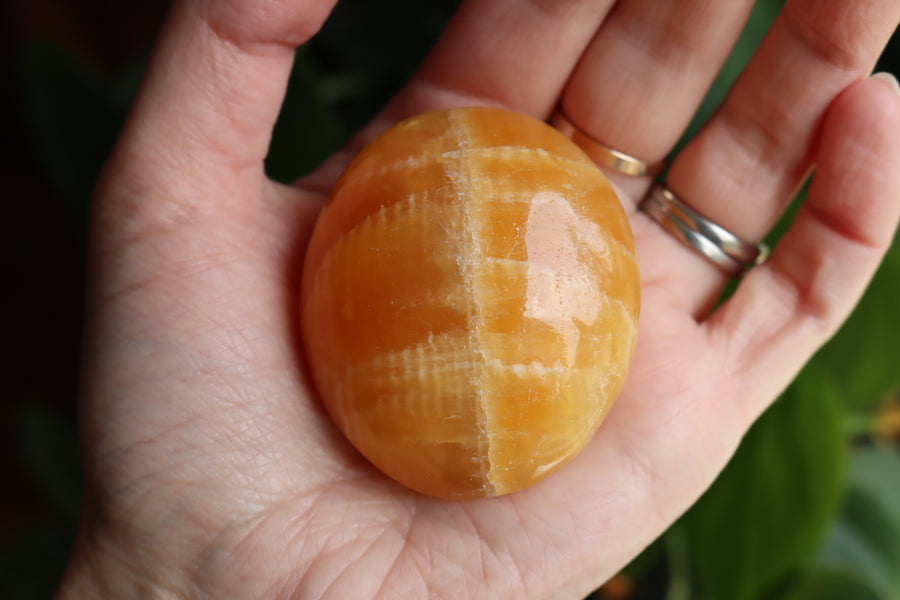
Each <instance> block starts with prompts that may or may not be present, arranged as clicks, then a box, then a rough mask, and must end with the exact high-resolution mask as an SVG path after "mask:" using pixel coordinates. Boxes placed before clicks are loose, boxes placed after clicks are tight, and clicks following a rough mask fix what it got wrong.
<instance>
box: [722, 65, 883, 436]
mask: <svg viewBox="0 0 900 600" xmlns="http://www.w3.org/2000/svg"><path fill="white" fill-rule="evenodd" d="M815 159H816V164H817V167H816V173H815V176H814V177H813V181H812V184H811V187H810V190H809V197H808V199H807V201H806V203H805V205H804V206H803V208H802V209H801V211H800V212H799V214H798V215H797V217H796V219H795V221H794V223H793V225H792V226H791V228H790V230H789V231H788V232H787V234H786V235H785V237H784V238H783V239H782V240H781V242H780V243H779V245H778V247H777V248H776V249H775V251H774V252H773V254H772V257H771V258H770V260H769V261H768V262H767V263H766V264H765V265H764V266H762V267H759V268H757V269H755V270H754V271H752V272H751V273H750V275H749V276H748V277H747V278H746V279H745V280H744V281H743V282H742V283H741V285H740V286H739V287H738V289H737V292H736V293H735V294H734V296H732V298H731V299H730V300H729V301H728V302H727V303H725V304H724V305H723V306H722V307H721V308H720V309H719V310H718V311H717V312H716V313H714V314H713V316H712V317H711V319H710V320H709V321H707V323H706V326H707V327H708V332H709V335H710V336H711V338H712V340H713V341H714V343H715V344H717V345H718V346H719V347H720V349H721V350H722V354H723V356H725V357H727V361H728V370H729V372H731V373H733V374H734V375H735V377H737V378H739V380H741V381H743V386H742V389H744V390H745V397H744V398H743V399H742V400H743V402H744V406H743V408H744V409H745V411H746V416H747V419H748V420H747V421H746V422H749V419H752V418H755V417H756V416H757V415H758V414H759V413H760V412H761V411H762V410H763V409H764V408H765V404H766V403H767V402H768V400H769V399H771V398H774V397H776V396H777V394H778V393H779V392H780V391H781V389H783V387H784V386H786V385H787V384H788V383H789V382H790V380H791V379H792V378H793V377H794V375H795V374H796V373H797V372H798V371H799V369H800V368H801V367H802V365H803V364H804V363H805V362H806V361H807V360H808V359H809V357H810V356H811V355H812V353H813V352H814V351H815V350H816V349H817V348H818V347H819V346H820V345H821V344H823V343H824V342H825V341H826V340H827V339H828V338H829V337H830V336H831V335H832V334H833V333H834V331H835V330H836V329H837V327H838V326H839V325H840V323H842V322H843V321H844V320H845V319H846V317H847V316H848V315H849V313H850V311H851V310H852V308H853V306H854V305H855V303H856V302H857V301H858V299H859V297H860V296H861V295H862V293H863V291H864V289H865V287H866V285H867V284H868V282H869V280H870V279H871V277H872V275H873V274H874V272H875V269H876V268H877V266H878V264H879V262H880V260H881V259H882V257H883V256H884V253H885V251H886V249H887V248H888V247H889V246H890V244H891V239H892V237H893V235H894V231H895V229H896V226H897V221H898V219H900V96H898V93H897V92H896V91H895V90H893V89H892V88H891V86H889V85H887V84H885V83H884V82H880V81H871V80H870V81H863V82H859V83H857V84H854V85H853V86H851V87H850V88H849V89H848V90H847V91H846V92H844V93H843V94H841V95H840V96H839V97H838V98H837V99H836V100H835V101H834V103H833V104H832V106H831V107H830V108H829V109H828V112H827V114H826V116H825V120H824V126H823V130H822V135H821V138H820V140H819V141H818V143H817V150H816V152H815Z"/></svg>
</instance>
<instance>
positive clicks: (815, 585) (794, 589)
mask: <svg viewBox="0 0 900 600" xmlns="http://www.w3.org/2000/svg"><path fill="white" fill-rule="evenodd" d="M775 597H776V598H777V600H884V599H883V598H881V597H880V596H879V595H878V594H877V593H876V592H875V590H873V589H872V587H871V586H870V585H869V584H868V583H866V581H865V580H864V579H862V578H861V577H859V576H858V575H856V574H854V573H850V572H846V571H841V570H833V569H816V570H813V571H810V572H807V573H804V574H803V575H802V576H800V577H798V578H797V579H796V580H795V581H794V582H793V583H792V584H791V585H790V587H788V588H787V589H786V590H785V591H783V592H781V593H779V594H777V595H776V596H775Z"/></svg>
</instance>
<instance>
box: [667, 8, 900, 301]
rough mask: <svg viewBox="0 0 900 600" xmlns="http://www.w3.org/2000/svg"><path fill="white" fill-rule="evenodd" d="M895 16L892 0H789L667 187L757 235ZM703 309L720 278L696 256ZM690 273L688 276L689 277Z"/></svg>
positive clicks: (792, 187)
mask: <svg viewBox="0 0 900 600" xmlns="http://www.w3.org/2000/svg"><path fill="white" fill-rule="evenodd" d="M898 19H900V3H897V2H896V1H894V0H861V1H859V2H845V1H844V0H827V1H823V0H789V1H788V2H787V3H786V4H785V6H784V8H783V10H782V11H781V13H780V14H779V16H778V17H777V19H776V20H775V23H774V24H773V26H772V28H771V30H770V31H769V33H768V34H767V36H766V38H765V39H764V40H763V42H762V43H761V44H760V46H759V48H758V49H757V52H756V53H755V54H754V56H753V58H752V59H751V61H750V63H749V64H748V65H747V68H746V69H745V71H744V72H743V73H742V75H741V76H740V77H739V78H738V80H737V82H736V83H735V86H734V88H733V89H732V90H731V92H730V93H729V95H728V97H727V98H726V100H725V101H724V103H723V105H722V106H721V107H720V109H719V110H718V111H717V112H716V114H715V115H714V116H713V118H712V119H711V120H710V122H709V123H708V124H707V125H706V127H704V129H703V130H702V131H701V132H700V134H698V136H697V137H696V138H695V139H694V140H692V141H691V142H690V143H689V144H688V145H687V146H686V147H685V149H684V150H683V151H682V152H681V153H680V154H679V156H678V157H677V158H676V159H675V160H674V162H673V164H672V166H671V169H670V170H669V173H668V185H669V187H670V188H671V189H672V190H673V191H674V192H675V193H676V194H677V195H678V196H680V197H681V199H682V200H684V201H685V202H686V203H687V204H689V205H690V206H692V207H693V208H694V209H696V210H697V211H698V212H700V213H701V214H703V215H705V216H706V217H708V218H709V219H711V220H712V221H714V222H716V223H718V224H719V225H721V226H723V227H724V228H725V229H727V230H729V231H731V232H732V233H734V234H736V235H738V236H739V237H742V238H744V239H748V240H753V241H757V240H759V239H761V238H762V237H763V236H764V234H765V233H766V232H767V231H768V230H769V229H770V228H771V227H772V225H773V224H774V223H775V221H776V220H777V218H778V216H779V215H780V214H781V213H782V211H783V209H784V206H785V203H786V202H787V201H789V200H790V198H791V197H792V196H793V194H794V192H795V191H796V189H797V187H798V186H799V184H800V183H801V182H802V180H803V179H804V178H805V176H806V174H807V173H808V172H809V170H810V168H811V166H812V153H811V149H812V145H813V143H814V140H815V136H816V132H817V131H818V124H819V121H820V120H821V118H822V115H823V113H824V111H825V109H826V107H827V106H828V105H829V103H830V102H831V101H832V100H833V99H834V97H835V96H837V94H838V93H840V91H841V90H843V89H844V88H846V87H847V86H848V85H850V84H851V83H852V82H854V81H857V80H859V79H862V78H864V77H865V76H866V75H868V73H869V72H870V71H871V69H872V66H873V65H874V64H875V61H876V60H877V58H878V56H879V54H880V53H881V51H882V50H883V48H884V46H885V44H886V43H887V41H888V39H889V38H890V35H891V32H892V31H893V30H894V28H895V27H896V25H897V22H898ZM692 262H693V264H696V265H701V267H700V268H701V269H704V270H706V271H707V272H708V275H709V277H708V278H705V277H704V274H703V273H702V272H699V271H698V272H695V274H694V277H695V279H696V280H697V281H698V282H699V283H698V285H697V286H696V288H695V295H694V298H695V299H696V302H697V305H698V306H702V305H705V304H707V303H708V302H709V300H710V298H712V297H714V296H715V295H716V294H718V290H719V287H720V285H721V283H722V282H723V280H724V278H723V277H722V276H721V273H720V272H719V271H718V270H717V269H716V267H714V266H713V265H712V264H711V263H708V262H705V261H702V260H700V261H692ZM692 280H693V278H692Z"/></svg>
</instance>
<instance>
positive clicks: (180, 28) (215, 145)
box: [116, 0, 336, 178]
mask: <svg viewBox="0 0 900 600" xmlns="http://www.w3.org/2000/svg"><path fill="white" fill-rule="evenodd" d="M335 2H336V0H177V1H176V3H175V4H174V5H173V7H172V10H171V12H170V14H169V16H168V18H167V20H166V23H165V25H164V27H163V29H162V31H161V33H160V36H159V38H158V42H157V45H156V47H155V49H154V52H153V55H152V56H151V60H150V63H149V67H148V70H147V73H146V75H145V79H144V82H143V84H142V87H141V90H140V92H139V94H138V97H137V98H136V100H135V103H134V106H133V108H132V111H131V114H130V116H129V120H128V122H127V123H126V127H125V129H124V131H123V134H122V136H121V138H120V143H119V145H118V148H117V153H116V154H119V155H123V154H124V155H125V156H126V157H127V158H125V160H126V161H128V162H131V163H132V164H134V163H137V164H140V165H141V167H142V169H147V168H150V169H156V168H162V169H192V170H196V168H197V167H205V168H206V169H210V168H212V169H215V168H217V167H218V168H221V169H222V171H225V172H228V173H234V172H236V171H250V172H252V173H253V174H254V175H261V174H262V173H263V171H262V169H263V165H262V161H263V159H264V158H265V155H266V153H267V151H268V146H269V140H270V137H271V130H272V126H273V125H274V123H275V120H276V118H277V117H278V112H279V110H280V107H281V103H282V101H283V98H284V93H285V89H286V86H287V79H288V76H289V75H290V69H291V65H292V61H293V56H294V50H295V48H296V47H297V46H299V45H301V44H303V43H304V42H306V41H307V40H308V39H309V38H310V37H312V35H313V34H315V33H316V31H317V30H318V29H319V28H320V27H321V25H322V23H323V22H324V20H325V18H326V17H327V15H328V13H329V12H330V10H331V8H332V7H333V6H334V4H335ZM135 158H138V159H139V160H135ZM220 174H222V173H220ZM206 175H207V176H208V177H210V178H211V177H214V176H215V175H216V173H211V172H209V171H207V172H206Z"/></svg>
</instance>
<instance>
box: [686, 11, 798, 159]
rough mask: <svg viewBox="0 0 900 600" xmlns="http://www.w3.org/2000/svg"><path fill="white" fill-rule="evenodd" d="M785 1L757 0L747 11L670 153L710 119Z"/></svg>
mask: <svg viewBox="0 0 900 600" xmlns="http://www.w3.org/2000/svg"><path fill="white" fill-rule="evenodd" d="M783 5H784V0H757V2H756V4H754V6H753V11H752V12H751V13H750V18H749V19H748V20H747V23H746V25H745V26H744V29H743V31H742V32H741V35H740V37H739V38H738V40H737V43H735V45H734V48H732V50H731V53H730V55H729V56H728V60H726V61H725V64H724V65H722V69H721V70H720V71H719V74H718V75H717V76H716V79H715V80H714V81H713V84H712V86H711V87H710V89H709V91H708V92H707V94H706V97H705V98H704V99H703V102H702V103H701V105H700V108H699V109H698V110H697V112H696V114H695V115H694V117H693V119H692V120H691V123H690V125H689V126H688V128H687V130H686V131H685V133H684V135H683V136H682V138H681V141H680V142H679V144H678V145H677V146H676V148H675V150H673V152H672V155H673V156H674V155H675V154H677V153H678V152H679V151H680V150H681V148H682V147H683V146H684V145H685V144H686V143H687V142H688V140H690V139H691V138H693V137H694V136H696V135H697V132H698V131H700V128H701V127H702V126H703V124H704V123H705V122H706V121H708V120H709V118H710V116H712V114H713V112H715V110H716V108H717V107H718V106H719V105H720V104H721V103H722V101H723V100H724V99H725V96H726V95H728V91H729V90H730V89H731V86H732V85H733V84H734V82H735V81H736V80H737V78H738V76H739V75H740V74H741V71H743V70H744V67H746V66H747V63H748V62H749V61H750V58H751V57H752V56H753V53H754V52H755V51H756V48H757V46H759V43H760V42H761V41H762V39H763V37H764V36H765V34H766V32H767V31H768V30H769V27H771V26H772V23H773V22H774V21H775V17H777V16H778V12H779V11H780V10H781V7H782V6H783Z"/></svg>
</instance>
